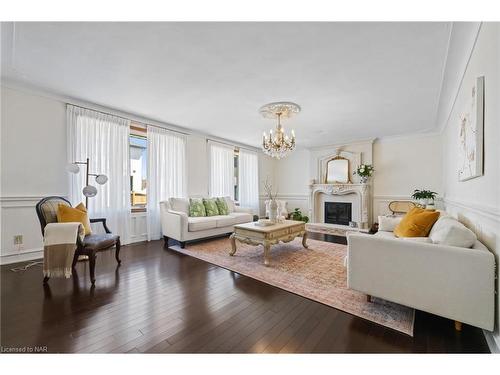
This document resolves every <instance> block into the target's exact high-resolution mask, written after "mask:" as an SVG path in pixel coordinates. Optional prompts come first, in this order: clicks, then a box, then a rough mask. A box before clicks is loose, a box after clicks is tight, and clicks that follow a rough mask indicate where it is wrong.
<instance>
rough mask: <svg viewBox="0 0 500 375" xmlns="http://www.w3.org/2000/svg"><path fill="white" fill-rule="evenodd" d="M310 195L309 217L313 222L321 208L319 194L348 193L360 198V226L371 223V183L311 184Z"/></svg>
mask: <svg viewBox="0 0 500 375" xmlns="http://www.w3.org/2000/svg"><path fill="white" fill-rule="evenodd" d="M309 189H310V195H309V200H310V201H309V207H310V210H311V212H310V213H309V217H310V218H311V220H312V222H313V223H314V222H317V221H316V220H317V213H318V212H319V211H318V210H320V209H321V208H320V207H318V205H319V200H318V199H317V196H318V194H327V195H346V194H356V195H357V197H358V199H359V205H358V206H359V217H360V223H358V224H359V227H360V228H367V227H368V225H369V214H370V213H369V211H370V206H369V201H370V199H369V195H370V194H369V192H370V185H369V184H311V185H309Z"/></svg>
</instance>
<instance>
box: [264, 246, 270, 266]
mask: <svg viewBox="0 0 500 375" xmlns="http://www.w3.org/2000/svg"><path fill="white" fill-rule="evenodd" d="M270 252H271V244H269V243H265V244H264V265H266V266H269V264H270V263H271V262H270V259H269V253H270Z"/></svg>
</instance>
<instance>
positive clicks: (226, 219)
mask: <svg viewBox="0 0 500 375" xmlns="http://www.w3.org/2000/svg"><path fill="white" fill-rule="evenodd" d="M211 217H215V218H216V219H217V228H223V227H230V226H231V225H234V224H236V220H235V219H234V217H232V216H229V215H219V216H211Z"/></svg>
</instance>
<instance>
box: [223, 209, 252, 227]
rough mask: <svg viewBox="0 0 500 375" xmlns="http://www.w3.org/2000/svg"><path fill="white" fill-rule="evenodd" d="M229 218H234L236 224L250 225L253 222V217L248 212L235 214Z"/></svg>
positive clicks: (231, 214)
mask: <svg viewBox="0 0 500 375" xmlns="http://www.w3.org/2000/svg"><path fill="white" fill-rule="evenodd" d="M229 216H231V217H233V218H234V223H235V224H243V223H249V222H251V221H253V215H252V214H249V213H247V212H233V213H230V214H229Z"/></svg>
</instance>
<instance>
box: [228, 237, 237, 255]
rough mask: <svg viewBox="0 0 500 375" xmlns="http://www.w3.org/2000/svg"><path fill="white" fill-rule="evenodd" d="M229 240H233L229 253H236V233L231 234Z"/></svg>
mask: <svg viewBox="0 0 500 375" xmlns="http://www.w3.org/2000/svg"><path fill="white" fill-rule="evenodd" d="M229 240H230V241H231V251H230V252H229V255H231V256H233V255H234V253H236V238H234V233H233V234H231V235H230V236H229Z"/></svg>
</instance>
